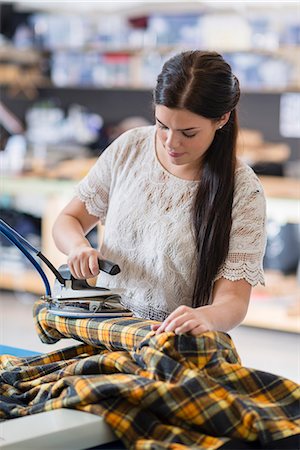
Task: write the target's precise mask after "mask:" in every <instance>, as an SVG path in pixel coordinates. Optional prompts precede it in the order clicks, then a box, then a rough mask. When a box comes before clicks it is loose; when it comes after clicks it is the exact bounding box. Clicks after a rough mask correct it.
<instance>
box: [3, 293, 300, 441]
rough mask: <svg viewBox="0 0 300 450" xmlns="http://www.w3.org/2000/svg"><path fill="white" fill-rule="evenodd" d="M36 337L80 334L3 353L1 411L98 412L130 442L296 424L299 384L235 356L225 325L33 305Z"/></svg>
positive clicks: (282, 434) (258, 435)
mask: <svg viewBox="0 0 300 450" xmlns="http://www.w3.org/2000/svg"><path fill="white" fill-rule="evenodd" d="M34 317H35V323H36V328H37V331H38V334H39V337H40V339H41V340H42V341H43V342H45V343H49V344H51V343H54V342H56V341H58V340H59V339H61V338H70V337H71V338H75V339H78V340H80V341H82V343H80V344H78V345H77V346H74V347H69V348H66V349H64V350H60V351H54V352H52V353H47V354H44V355H41V356H34V357H28V358H17V357H13V356H8V355H2V356H0V369H1V377H0V379H1V384H0V418H1V419H2V420H5V419H10V418H14V417H20V416H25V415H27V414H34V413H38V412H42V411H49V410H52V409H55V408H75V409H79V410H82V411H88V412H90V413H93V414H97V415H101V416H103V417H104V419H105V421H106V422H107V423H108V424H109V425H110V426H111V427H112V428H113V430H114V431H115V433H116V435H117V436H118V437H119V438H120V439H122V441H123V442H124V444H125V446H126V447H127V448H130V449H148V450H150V449H151V450H153V449H155V450H158V449H174V450H181V449H202V450H215V449H217V448H220V447H221V446H223V445H224V444H225V443H226V442H228V441H229V440H231V439H238V440H239V439H241V440H245V441H259V442H260V443H261V444H262V445H266V444H267V443H268V442H271V441H274V440H275V441H276V440H280V439H283V438H286V437H289V436H292V435H296V434H298V433H299V432H300V423H299V422H300V421H299V398H300V387H299V386H298V385H297V384H296V383H294V382H292V381H290V380H288V379H285V378H282V377H279V376H276V375H272V374H270V373H266V372H261V371H258V370H255V369H249V368H246V367H243V366H242V365H241V362H240V359H239V356H238V354H237V352H236V349H235V347H234V344H233V342H232V340H231V338H230V336H228V335H227V334H226V333H218V332H207V333H204V334H202V335H201V336H199V337H194V336H191V335H187V334H186V335H175V334H174V333H172V332H168V333H162V334H160V335H157V336H156V335H154V333H153V332H151V330H150V325H151V323H153V322H151V321H142V320H141V319H137V318H119V319H109V320H107V319H105V320H100V319H67V318H62V317H57V316H54V315H53V314H50V313H48V311H47V309H46V307H45V304H44V303H43V302H41V301H38V302H37V303H36V305H35V308H34Z"/></svg>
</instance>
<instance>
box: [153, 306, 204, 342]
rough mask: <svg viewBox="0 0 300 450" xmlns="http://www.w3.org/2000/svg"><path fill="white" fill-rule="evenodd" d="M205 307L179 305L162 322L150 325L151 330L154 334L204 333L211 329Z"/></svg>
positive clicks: (195, 334)
mask: <svg viewBox="0 0 300 450" xmlns="http://www.w3.org/2000/svg"><path fill="white" fill-rule="evenodd" d="M206 309H207V308H204V309H203V308H190V307H189V306H185V305H181V306H179V307H178V308H177V309H175V311H173V312H172V313H171V314H170V315H169V316H168V317H167V318H166V319H165V320H164V321H163V322H162V323H160V324H155V325H152V330H153V331H155V334H159V333H163V332H164V331H174V333H175V334H183V333H190V334H193V335H194V336H197V335H199V334H201V333H205V332H206V331H210V330H211V329H212V324H211V323H210V322H209V317H208V314H207V311H206Z"/></svg>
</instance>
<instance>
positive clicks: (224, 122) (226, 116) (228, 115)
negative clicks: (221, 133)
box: [217, 111, 231, 130]
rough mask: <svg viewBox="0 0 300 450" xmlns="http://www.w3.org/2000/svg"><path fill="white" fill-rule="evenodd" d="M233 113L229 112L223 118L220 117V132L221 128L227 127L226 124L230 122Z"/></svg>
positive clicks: (218, 123)
mask: <svg viewBox="0 0 300 450" xmlns="http://www.w3.org/2000/svg"><path fill="white" fill-rule="evenodd" d="M230 113H231V111H228V112H227V113H225V114H223V116H221V117H220V119H219V120H218V121H217V129H218V130H220V129H221V128H223V127H224V125H226V123H227V122H228V120H229V117H230Z"/></svg>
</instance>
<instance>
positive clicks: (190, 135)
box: [182, 132, 196, 138]
mask: <svg viewBox="0 0 300 450" xmlns="http://www.w3.org/2000/svg"><path fill="white" fill-rule="evenodd" d="M182 134H183V136H184V137H187V138H193V137H194V136H196V133H194V134H186V133H184V132H182Z"/></svg>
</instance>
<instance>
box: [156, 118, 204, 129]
mask: <svg viewBox="0 0 300 450" xmlns="http://www.w3.org/2000/svg"><path fill="white" fill-rule="evenodd" d="M155 119H156V120H157V122H159V123H160V124H161V125H162V126H163V127H166V128H168V127H167V125H165V124H164V123H162V122H161V121H160V120H159V119H158V118H157V117H155ZM199 128H200V127H191V128H179V129H178V130H177V131H191V130H198V129H199Z"/></svg>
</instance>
